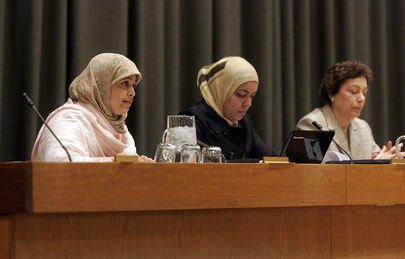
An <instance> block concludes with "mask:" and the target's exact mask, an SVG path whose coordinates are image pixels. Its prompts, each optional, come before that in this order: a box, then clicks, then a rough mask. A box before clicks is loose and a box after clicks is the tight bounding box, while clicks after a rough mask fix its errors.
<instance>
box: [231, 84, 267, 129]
mask: <svg viewBox="0 0 405 259" xmlns="http://www.w3.org/2000/svg"><path fill="white" fill-rule="evenodd" d="M258 85H259V84H258V83H257V82H255V81H250V82H246V83H243V84H241V85H240V86H239V87H238V88H237V89H236V90H235V92H233V94H232V95H231V96H230V97H229V98H228V100H226V101H225V103H224V107H223V110H224V114H225V117H227V118H228V119H229V120H231V121H240V120H241V119H242V118H243V116H244V115H245V114H246V112H247V111H248V110H249V108H250V106H251V105H252V99H253V97H254V96H255V95H256V93H257V87H258Z"/></svg>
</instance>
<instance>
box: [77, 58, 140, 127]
mask: <svg viewBox="0 0 405 259" xmlns="http://www.w3.org/2000/svg"><path fill="white" fill-rule="evenodd" d="M132 75H136V82H135V84H136V85H137V84H139V82H140V81H141V79H142V75H141V73H140V72H139V70H138V68H137V67H136V65H135V64H134V62H132V61H131V60H129V59H128V58H127V57H125V56H123V55H120V54H114V53H103V54H99V55H97V56H95V57H94V58H92V59H91V60H90V62H89V64H88V65H87V67H86V68H85V69H84V70H83V72H82V73H81V74H80V75H79V76H77V77H76V78H75V79H74V80H73V82H72V83H71V84H70V87H69V96H70V98H71V99H72V100H73V101H81V102H84V103H90V104H92V105H93V106H94V107H95V108H96V109H97V110H99V111H100V112H101V113H102V114H103V115H104V117H105V118H106V119H107V120H108V121H109V122H110V123H111V125H112V126H113V128H114V129H115V130H116V131H117V132H119V133H125V128H124V126H125V119H126V117H127V114H126V113H125V114H122V115H116V114H114V113H113V111H112V108H111V87H112V86H113V85H114V84H115V83H116V82H118V81H119V80H121V79H123V78H125V77H128V76H132Z"/></svg>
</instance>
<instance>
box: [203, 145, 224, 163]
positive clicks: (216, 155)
mask: <svg viewBox="0 0 405 259" xmlns="http://www.w3.org/2000/svg"><path fill="white" fill-rule="evenodd" d="M201 162H202V163H222V152H221V148H220V147H203V149H202V159H201Z"/></svg>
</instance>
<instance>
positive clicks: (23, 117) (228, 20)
mask: <svg viewBox="0 0 405 259" xmlns="http://www.w3.org/2000/svg"><path fill="white" fill-rule="evenodd" d="M404 43H405V0H390V1H385V0H166V1H165V0H133V1H131V0H69V1H68V0H2V1H0V117H1V125H0V161H16V160H30V154H31V150H32V146H33V143H34V141H35V138H36V135H37V132H38V130H39V128H40V126H41V125H42V122H41V121H40V120H39V119H38V118H37V116H36V115H35V113H34V112H33V111H32V110H31V109H30V108H29V107H28V106H27V105H25V104H24V101H23V99H22V98H21V94H22V93H23V92H26V93H28V95H29V96H30V97H31V98H32V100H33V101H34V103H35V104H36V107H37V108H38V110H39V111H40V112H41V113H42V115H43V116H44V117H46V116H48V114H49V113H50V112H51V111H53V110H54V109H55V108H57V107H59V106H60V105H62V104H63V103H64V102H65V101H66V100H67V97H68V95H67V89H68V87H69V84H70V82H71V81H72V80H73V79H74V78H75V77H76V76H77V75H78V74H79V73H80V72H81V71H82V70H83V69H84V68H85V66H86V65H87V63H88V62H89V60H90V59H91V58H92V57H93V56H95V55H97V54H99V53H102V52H117V53H121V54H124V55H126V56H128V57H129V58H130V59H132V60H133V61H134V62H135V63H136V64H137V66H138V68H139V69H140V71H141V72H142V74H143V80H142V82H141V84H140V85H139V86H138V87H137V89H136V90H137V95H136V97H135V102H134V105H133V107H132V109H131V110H130V112H129V115H128V120H127V125H128V127H129V130H130V132H131V133H132V134H133V136H134V138H135V141H136V145H137V148H138V153H140V154H146V155H147V156H150V157H153V156H154V152H155V148H156V145H157V144H158V142H160V140H161V135H162V133H163V130H164V129H165V125H166V116H167V115H169V114H177V113H178V112H180V111H181V110H183V109H184V108H186V107H187V106H188V105H189V104H191V103H194V102H197V101H199V100H200V99H201V95H200V93H199V91H198V89H197V87H196V76H197V72H198V70H199V68H200V67H202V66H204V65H207V64H209V63H212V62H213V61H216V60H218V59H220V58H222V57H224V56H228V55H239V56H242V57H244V58H246V59H247V60H248V61H250V62H251V63H252V64H253V66H255V67H256V69H257V71H258V74H259V78H260V84H259V92H258V95H257V96H256V97H255V99H254V102H253V106H252V108H251V109H250V111H249V115H250V116H251V118H252V120H253V123H254V125H255V128H256V131H257V132H258V133H259V135H261V136H262V138H263V139H264V140H265V142H267V144H268V145H269V146H270V147H272V148H273V149H274V150H275V151H276V152H280V151H281V148H282V145H283V143H284V141H285V139H286V137H287V134H288V133H289V132H290V131H291V130H292V129H294V128H295V125H296V123H297V121H298V120H299V119H300V118H301V117H302V116H304V115H305V114H306V113H308V112H310V111H311V110H312V109H314V108H316V107H319V106H321V105H322V102H321V100H320V98H319V97H318V89H319V83H320V81H321V79H322V76H323V74H324V73H325V72H326V70H327V69H328V68H329V67H330V66H331V65H332V64H334V63H335V62H338V61H343V60H347V59H359V60H361V61H362V62H364V63H365V64H367V65H369V66H370V67H371V69H372V70H373V72H374V81H373V83H372V85H371V88H370V91H369V94H368V95H367V101H366V106H365V109H364V111H363V113H362V115H361V117H362V118H363V119H366V120H367V121H368V123H369V124H370V126H371V128H372V130H373V133H374V136H375V139H376V141H377V143H378V144H379V145H380V146H382V145H383V144H385V143H386V141H387V140H393V141H395V139H396V138H397V137H398V136H400V135H402V134H405V125H404V124H405V116H404V115H403V111H404V106H405V104H404V102H403V100H404V97H405V93H404V92H405V89H404V83H405V73H404V72H405V67H404V66H405V61H404V52H405V51H404V47H405V44H404Z"/></svg>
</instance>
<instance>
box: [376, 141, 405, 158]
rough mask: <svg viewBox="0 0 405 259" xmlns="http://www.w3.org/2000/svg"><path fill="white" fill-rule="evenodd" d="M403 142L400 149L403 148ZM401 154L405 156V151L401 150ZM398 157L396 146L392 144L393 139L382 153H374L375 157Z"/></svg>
mask: <svg viewBox="0 0 405 259" xmlns="http://www.w3.org/2000/svg"><path fill="white" fill-rule="evenodd" d="M402 146H403V143H400V144H399V150H401V148H402ZM401 156H405V152H401ZM396 158H398V156H397V153H396V152H395V146H392V142H391V140H390V141H388V142H387V145H386V146H385V145H384V146H383V148H382V149H381V151H380V153H378V154H377V153H375V154H373V159H396Z"/></svg>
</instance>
